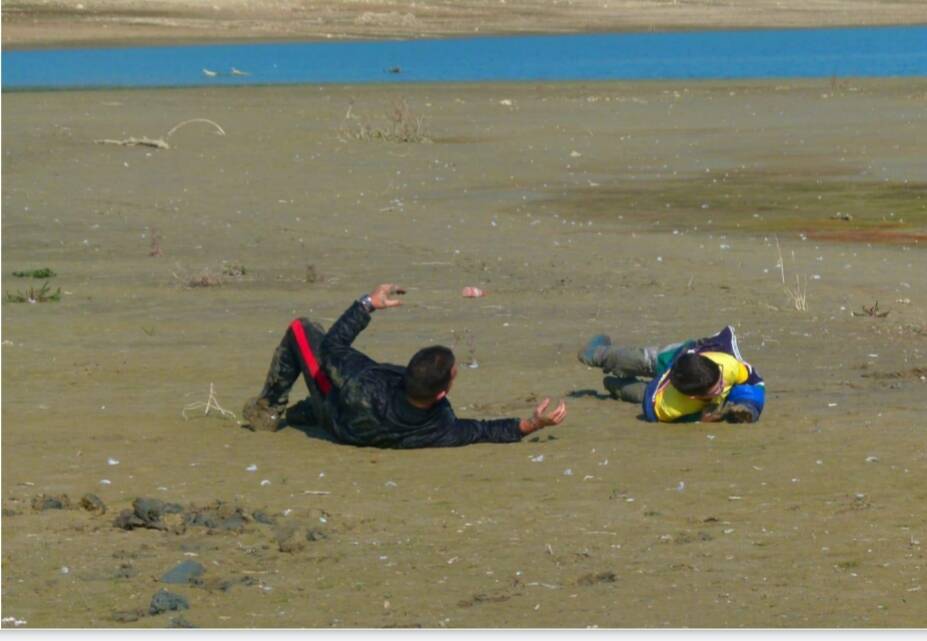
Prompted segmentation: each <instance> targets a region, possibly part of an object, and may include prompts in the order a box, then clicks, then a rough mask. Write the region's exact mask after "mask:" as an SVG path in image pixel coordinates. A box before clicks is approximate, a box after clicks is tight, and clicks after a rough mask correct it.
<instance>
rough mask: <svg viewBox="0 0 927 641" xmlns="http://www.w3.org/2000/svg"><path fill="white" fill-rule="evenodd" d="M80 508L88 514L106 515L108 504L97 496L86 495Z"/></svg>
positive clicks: (81, 500)
mask: <svg viewBox="0 0 927 641" xmlns="http://www.w3.org/2000/svg"><path fill="white" fill-rule="evenodd" d="M80 506H81V507H82V508H84V509H85V510H87V511H88V512H98V513H99V514H106V504H105V503H103V501H101V500H100V497H99V496H97V495H96V494H84V495H83V496H82V497H81V499H80Z"/></svg>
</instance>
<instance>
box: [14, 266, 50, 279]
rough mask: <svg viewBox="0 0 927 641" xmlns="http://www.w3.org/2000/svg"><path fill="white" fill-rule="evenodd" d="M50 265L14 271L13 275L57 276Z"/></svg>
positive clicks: (28, 276) (19, 276) (23, 276)
mask: <svg viewBox="0 0 927 641" xmlns="http://www.w3.org/2000/svg"><path fill="white" fill-rule="evenodd" d="M57 275H58V274H56V273H55V272H54V271H53V270H52V269H51V268H50V267H43V268H41V269H27V270H24V271H19V272H13V276H16V278H43V279H47V278H54V277H55V276H57Z"/></svg>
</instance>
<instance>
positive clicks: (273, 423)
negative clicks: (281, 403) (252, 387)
mask: <svg viewBox="0 0 927 641" xmlns="http://www.w3.org/2000/svg"><path fill="white" fill-rule="evenodd" d="M241 417H242V418H243V419H244V425H245V426H246V427H248V428H249V429H251V430H252V431H255V432H276V431H277V430H278V429H280V425H281V423H282V422H283V410H282V409H281V408H276V407H272V406H271V405H270V404H268V402H267V399H264V398H258V397H254V398H252V399H250V400H248V402H247V403H245V407H244V408H243V409H242V411H241Z"/></svg>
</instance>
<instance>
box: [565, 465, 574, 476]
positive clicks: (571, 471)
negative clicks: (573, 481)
mask: <svg viewBox="0 0 927 641" xmlns="http://www.w3.org/2000/svg"><path fill="white" fill-rule="evenodd" d="M563 475H564V476H573V468H570V467H568V468H567V469H565V470H563Z"/></svg>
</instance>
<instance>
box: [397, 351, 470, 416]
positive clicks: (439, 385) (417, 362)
mask: <svg viewBox="0 0 927 641" xmlns="http://www.w3.org/2000/svg"><path fill="white" fill-rule="evenodd" d="M455 376H457V365H456V364H455V359H454V352H452V351H451V350H450V349H448V348H447V347H444V346H442V345H435V346H433V347H426V348H424V349H420V350H419V351H418V352H417V353H416V354H415V356H413V357H412V360H410V361H409V364H408V366H406V376H405V390H406V396H408V397H409V400H410V401H412V402H413V403H415V404H416V405H432V404H434V403H436V402H438V401H440V400H441V399H442V398H444V397H445V396H447V393H448V391H450V389H451V383H453V381H454V377H455Z"/></svg>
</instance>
